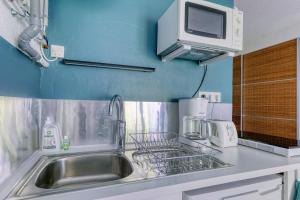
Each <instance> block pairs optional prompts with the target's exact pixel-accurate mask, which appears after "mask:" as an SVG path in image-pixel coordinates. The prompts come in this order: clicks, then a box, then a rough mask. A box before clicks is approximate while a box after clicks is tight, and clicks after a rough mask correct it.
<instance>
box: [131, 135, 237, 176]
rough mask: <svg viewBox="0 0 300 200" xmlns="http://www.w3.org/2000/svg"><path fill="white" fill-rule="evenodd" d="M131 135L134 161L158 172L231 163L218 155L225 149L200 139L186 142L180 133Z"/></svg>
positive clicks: (195, 169)
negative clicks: (180, 138)
mask: <svg viewBox="0 0 300 200" xmlns="http://www.w3.org/2000/svg"><path fill="white" fill-rule="evenodd" d="M131 138H132V139H133V141H134V143H135V147H136V151H135V152H134V153H133V155H132V156H133V159H134V161H135V162H136V163H137V164H138V165H139V166H141V167H143V168H144V170H146V171H147V172H154V173H156V175H158V176H165V175H173V174H181V173H187V172H194V171H203V170H210V169H217V168H224V167H229V166H231V165H230V164H228V163H224V162H223V161H221V160H219V159H217V158H215V155H216V154H220V153H222V152H221V151H219V150H218V149H215V148H213V147H210V146H206V145H203V144H201V143H197V142H195V144H193V145H192V146H189V145H186V144H183V143H181V142H180V141H179V137H178V134H176V133H169V132H167V133H166V132H163V133H138V134H132V135H131Z"/></svg>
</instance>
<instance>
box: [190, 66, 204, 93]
mask: <svg viewBox="0 0 300 200" xmlns="http://www.w3.org/2000/svg"><path fill="white" fill-rule="evenodd" d="M206 73H207V65H205V66H204V73H203V76H202V79H201V82H200V85H199V87H198V89H197V90H196V92H195V93H194V95H193V98H194V97H195V96H196V95H197V93H198V92H199V91H200V89H201V87H202V85H203V82H204V80H205V77H206Z"/></svg>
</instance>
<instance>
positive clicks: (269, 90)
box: [233, 40, 297, 139]
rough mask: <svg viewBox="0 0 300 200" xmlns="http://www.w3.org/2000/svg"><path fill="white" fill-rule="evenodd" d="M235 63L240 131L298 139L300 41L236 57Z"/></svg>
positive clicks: (236, 117) (235, 110) (236, 116)
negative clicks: (299, 49) (299, 54)
mask: <svg viewBox="0 0 300 200" xmlns="http://www.w3.org/2000/svg"><path fill="white" fill-rule="evenodd" d="M233 63H234V66H233V120H234V122H235V124H236V125H237V128H238V130H239V131H242V132H243V133H247V134H261V135H268V136H276V137H281V138H288V139H297V130H296V129H297V128H296V127H297V126H296V125H297V122H296V119H297V113H296V109H297V92H296V90H297V40H291V41H288V42H284V43H281V44H278V45H275V46H272V47H268V48H265V49H262V50H258V51H255V52H252V53H249V54H246V55H244V56H243V57H241V56H239V57H235V58H234V62H233ZM241 77H242V78H241Z"/></svg>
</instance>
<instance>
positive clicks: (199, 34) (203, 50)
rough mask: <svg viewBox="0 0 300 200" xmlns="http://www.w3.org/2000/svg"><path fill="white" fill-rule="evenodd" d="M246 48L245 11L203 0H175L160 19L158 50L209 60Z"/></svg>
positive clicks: (167, 57)
mask: <svg viewBox="0 0 300 200" xmlns="http://www.w3.org/2000/svg"><path fill="white" fill-rule="evenodd" d="M242 49H243V12H242V11H239V10H238V9H236V8H229V7H225V6H222V5H219V4H215V3H211V2H208V1H204V0H175V1H174V2H173V3H172V5H171V6H170V7H169V8H168V9H167V11H166V12H165V13H164V14H163V15H162V17H161V18H160V19H159V21H158V37H157V54H158V55H160V56H162V59H163V61H167V60H171V59H174V58H183V59H188V60H197V61H200V62H201V61H206V60H210V59H213V58H216V57H220V56H224V55H231V56H234V55H235V54H236V53H237V52H240V51H242Z"/></svg>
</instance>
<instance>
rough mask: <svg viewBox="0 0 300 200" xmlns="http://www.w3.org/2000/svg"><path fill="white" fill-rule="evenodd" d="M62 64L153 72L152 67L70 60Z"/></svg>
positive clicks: (63, 61) (64, 60)
mask: <svg viewBox="0 0 300 200" xmlns="http://www.w3.org/2000/svg"><path fill="white" fill-rule="evenodd" d="M62 63H63V64H64V65H73V66H81V67H94V68H107V69H118V70H129V71H137V72H154V71H155V68H153V67H140V66H133V65H120V64H111V63H100V62H90V61H81V60H70V59H63V60H62Z"/></svg>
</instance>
